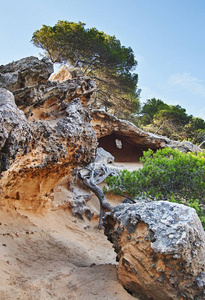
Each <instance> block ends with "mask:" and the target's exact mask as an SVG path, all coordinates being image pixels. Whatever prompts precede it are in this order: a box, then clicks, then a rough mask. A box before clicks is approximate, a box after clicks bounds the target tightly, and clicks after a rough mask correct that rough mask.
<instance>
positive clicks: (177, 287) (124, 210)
mask: <svg viewBox="0 0 205 300" xmlns="http://www.w3.org/2000/svg"><path fill="white" fill-rule="evenodd" d="M104 226H105V234H106V235H107V236H108V239H109V240H110V241H111V242H112V243H113V246H114V248H115V251H116V252H117V258H118V260H119V266H118V276H119V279H120V281H121V283H122V284H123V286H124V287H125V288H126V289H127V290H128V291H130V293H132V294H133V295H135V296H138V297H141V298H140V299H154V300H155V299H156V300H164V299H166V300H171V299H172V300H173V299H190V300H191V299H204V298H203V297H205V282H204V276H205V232H204V230H203V227H202V225H201V222H200V220H199V218H198V216H197V214H196V211H195V210H194V209H193V208H189V207H186V206H184V205H181V204H176V203H170V202H166V201H158V202H150V203H144V202H142V203H137V204H134V205H131V204H121V205H119V206H117V207H116V208H114V209H113V211H112V212H110V213H107V214H106V216H105V218H104Z"/></svg>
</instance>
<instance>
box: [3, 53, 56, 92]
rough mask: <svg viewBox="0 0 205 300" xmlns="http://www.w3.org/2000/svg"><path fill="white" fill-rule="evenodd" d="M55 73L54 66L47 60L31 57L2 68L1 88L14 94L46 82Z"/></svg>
mask: <svg viewBox="0 0 205 300" xmlns="http://www.w3.org/2000/svg"><path fill="white" fill-rule="evenodd" d="M51 73H53V64H51V63H50V62H49V60H48V59H47V58H42V59H41V60H39V59H38V58H37V57H34V56H30V57H26V58H22V59H20V60H18V61H15V62H12V63H10V64H7V65H5V66H3V65H2V66H0V87H3V88H6V89H8V90H10V91H12V92H14V91H16V90H18V89H22V88H26V87H29V86H34V85H36V84H38V83H40V82H41V83H43V82H46V81H47V80H48V78H49V76H50V74H51Z"/></svg>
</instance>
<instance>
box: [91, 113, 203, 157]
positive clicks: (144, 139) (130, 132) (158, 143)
mask: <svg viewBox="0 0 205 300" xmlns="http://www.w3.org/2000/svg"><path fill="white" fill-rule="evenodd" d="M91 117H92V120H91V124H92V126H93V128H94V130H95V133H96V135H97V138H98V140H99V146H100V147H102V148H104V149H105V150H106V151H109V152H110V153H111V154H112V155H113V156H114V157H115V161H121V162H122V161H139V158H140V157H141V156H142V152H143V151H146V150H148V148H150V149H153V150H156V149H162V148H165V147H170V148H173V149H179V150H180V151H182V152H189V151H191V152H193V151H194V152H198V151H201V149H200V148H199V147H197V146H196V145H193V144H192V143H190V142H179V141H174V140H170V139H169V138H167V137H165V136H160V135H156V134H153V133H150V132H145V131H143V130H141V129H140V128H138V127H136V126H135V125H134V124H132V123H131V122H129V121H125V120H121V119H118V118H117V117H115V116H113V115H110V114H109V113H107V112H105V111H104V110H92V113H91ZM118 141H121V148H120V149H119V147H118V146H117V144H116V143H117V142H118Z"/></svg>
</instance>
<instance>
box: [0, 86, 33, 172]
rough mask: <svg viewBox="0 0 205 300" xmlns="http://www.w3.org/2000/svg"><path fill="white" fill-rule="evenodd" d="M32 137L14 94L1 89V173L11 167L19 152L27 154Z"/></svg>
mask: <svg viewBox="0 0 205 300" xmlns="http://www.w3.org/2000/svg"><path fill="white" fill-rule="evenodd" d="M31 137H32V135H31V128H30V125H29V124H28V121H27V119H26V117H25V115H24V113H23V112H22V111H21V110H19V109H18V108H17V106H16V104H15V101H14V96H13V94H12V93H11V92H9V91H7V90H6V89H3V88H0V173H1V172H2V171H5V170H7V169H8V168H9V167H10V163H11V161H14V160H15V158H16V154H17V152H18V153H19V154H20V153H21V154H26V152H27V151H28V147H29V144H30V142H31Z"/></svg>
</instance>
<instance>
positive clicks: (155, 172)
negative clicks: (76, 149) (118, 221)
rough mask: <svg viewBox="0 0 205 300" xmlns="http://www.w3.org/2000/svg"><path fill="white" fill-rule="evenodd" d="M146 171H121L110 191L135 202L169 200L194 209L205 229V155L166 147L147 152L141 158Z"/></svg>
mask: <svg viewBox="0 0 205 300" xmlns="http://www.w3.org/2000/svg"><path fill="white" fill-rule="evenodd" d="M141 162H143V168H142V169H140V170H137V171H133V172H130V171H127V170H124V171H121V172H120V173H119V175H117V176H114V177H108V178H107V179H106V183H107V185H108V190H107V192H111V191H112V192H113V193H115V194H124V193H126V194H128V195H130V196H131V197H134V198H135V199H139V198H142V197H143V198H144V197H146V198H148V199H150V200H162V199H163V200H168V201H174V202H178V203H183V204H185V205H188V206H191V207H194V208H195V209H196V211H197V213H198V215H199V217H200V219H201V221H202V223H203V225H204V226H205V210H204V204H205V202H204V199H205V198H204V197H205V196H204V192H205V152H204V153H197V154H195V153H182V152H180V151H179V150H173V149H171V148H165V149H162V150H157V151H156V152H155V153H154V152H153V151H152V150H148V151H146V152H144V153H143V157H142V158H141Z"/></svg>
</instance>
